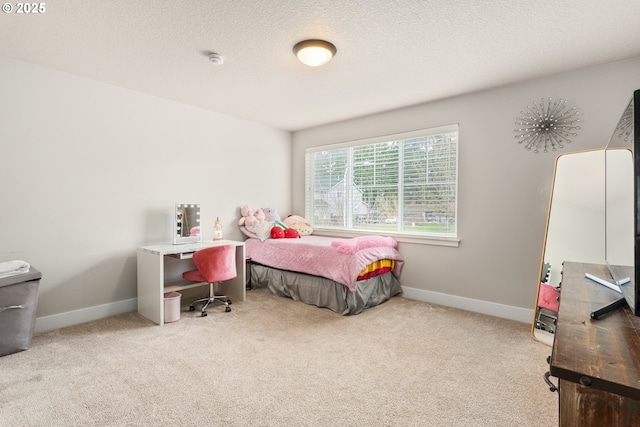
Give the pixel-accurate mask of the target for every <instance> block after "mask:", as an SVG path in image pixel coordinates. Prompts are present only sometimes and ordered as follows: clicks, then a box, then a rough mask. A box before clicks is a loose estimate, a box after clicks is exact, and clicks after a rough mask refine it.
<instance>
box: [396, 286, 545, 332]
mask: <svg viewBox="0 0 640 427" xmlns="http://www.w3.org/2000/svg"><path fill="white" fill-rule="evenodd" d="M402 290H403V293H402V296H403V297H405V298H409V299H414V300H418V301H424V302H429V303H432V304H438V305H444V306H447V307H453V308H459V309H461V310H467V311H473V312H475V313H481V314H487V315H489V316H495V317H501V318H503V319H510V320H515V321H518V322H523V323H531V322H532V321H533V308H532V309H531V310H529V309H525V308H521V307H513V306H510V305H504V304H497V303H495V302H488V301H482V300H477V299H471V298H465V297H459V296H455V295H449V294H441V293H439V292H432V291H425V290H423V289H416V288H410V287H407V286H403V287H402Z"/></svg>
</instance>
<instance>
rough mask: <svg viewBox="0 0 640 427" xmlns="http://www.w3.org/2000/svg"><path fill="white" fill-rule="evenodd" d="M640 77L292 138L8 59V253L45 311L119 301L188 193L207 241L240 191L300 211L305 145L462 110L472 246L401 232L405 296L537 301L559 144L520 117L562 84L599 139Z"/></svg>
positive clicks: (3, 189)
mask: <svg viewBox="0 0 640 427" xmlns="http://www.w3.org/2000/svg"><path fill="white" fill-rule="evenodd" d="M639 87H640V58H636V59H632V60H628V61H623V62H618V63H614V64H608V65H605V66H600V67H594V68H588V69H583V70H579V71H576V72H572V73H567V74H563V75H557V76H551V77H549V78H545V79H540V80H536V81H529V82H526V83H523V84H518V85H512V86H508V87H503V88H499V89H496V90H491V91H486V92H481V93H473V94H468V95H465V96H461V97H457V98H452V99H445V100H441V101H438V102H432V103H427V104H422V105H417V106H412V107H407V108H404V109H401V110H396V111H390V112H386V113H383V114H379V115H375V116H371V117H364V118H359V119H354V120H350V121H346V122H340V123H335V124H331V125H327V126H322V127H318V128H314V129H308V130H305V131H300V132H296V133H295V134H293V138H292V136H291V134H290V133H288V132H284V131H281V130H277V129H273V128H270V127H267V126H263V125H260V124H256V123H252V122H249V121H245V120H238V119H235V118H233V117H229V116H226V115H222V114H217V113H213V112H210V111H206V110H202V109H198V108H194V107H190V106H187V105H183V104H179V103H175V102H172V101H167V100H164V99H160V98H156V97H153V96H148V95H144V94H140V93H137V92H132V91H129V90H125V89H121V88H117V87H114V86H109V85H105V84H102V83H98V82H95V81H91V80H87V79H82V78H78V77H75V76H71V75H67V74H63V73H59V72H56V71H51V70H47V69H44V68H40V67H34V66H31V65H26V64H23V63H19V62H15V61H12V60H7V59H4V58H0V158H1V159H2V161H3V164H2V167H0V198H1V200H2V204H1V206H2V209H1V210H0V223H1V224H2V225H1V226H0V232H1V234H2V238H1V239H0V261H6V260H11V259H24V260H26V261H28V262H30V263H32V264H33V265H34V267H36V268H37V269H39V270H41V271H42V272H43V280H42V282H41V286H40V294H39V297H40V301H39V304H38V317H39V322H38V325H40V324H41V322H40V321H41V320H42V319H45V320H51V319H52V318H56V317H60V316H63V317H64V316H66V320H65V321H67V323H69V319H72V320H71V321H70V322H71V323H73V321H82V320H86V319H87V318H90V317H92V316H93V317H95V316H105V315H109V314H112V313H113V312H114V311H118V310H121V309H123V307H124V308H125V309H126V308H130V307H131V303H133V304H135V298H136V258H135V256H136V255H135V254H136V248H137V247H138V246H141V245H145V244H153V243H162V242H165V243H169V242H170V217H171V212H172V210H173V203H175V202H176V201H187V202H191V201H196V202H200V203H201V204H202V213H203V229H204V237H205V239H210V238H211V237H212V234H213V222H214V220H215V217H216V216H220V218H221V219H222V220H223V224H224V234H225V237H227V238H233V239H241V238H242V236H241V235H240V233H239V231H238V229H237V226H236V221H237V218H238V208H239V206H241V205H243V204H247V203H248V204H251V205H253V206H255V207H262V206H267V205H270V206H275V207H276V208H277V209H278V210H279V211H280V213H281V214H287V213H289V210H290V211H291V212H292V213H299V214H301V213H302V212H304V187H303V183H304V162H303V159H304V148H305V147H309V146H314V145H324V144H330V143H335V142H342V141H349V140H354V139H360V138H366V137H371V136H377V135H382V134H390V133H397V132H402V131H406V130H413V129H420V128H427V127H432V126H440V125H443V124H450V123H459V124H460V162H459V166H460V177H459V181H460V190H459V224H458V226H459V233H460V239H461V244H460V247H458V248H449V247H442V246H428V245H419V244H410V243H404V242H403V243H401V244H400V250H401V252H402V253H403V254H404V256H405V258H406V261H407V262H406V264H405V268H404V271H403V275H402V284H403V286H405V287H406V288H407V289H408V291H409V292H407V293H406V295H408V296H413V297H417V298H419V299H431V300H437V298H436V297H437V296H438V295H441V296H446V297H451V298H453V300H451V301H450V302H451V303H452V304H453V305H458V306H464V304H463V303H462V302H463V301H466V300H469V301H472V305H471V306H469V307H468V308H471V309H475V308H476V307H475V306H474V305H473V304H476V305H477V303H480V304H481V303H482V302H488V303H490V305H491V307H499V306H500V305H505V306H507V307H521V308H523V309H526V310H531V309H532V308H533V303H534V295H535V289H536V280H537V275H538V271H537V270H538V265H539V262H540V253H541V248H542V241H543V233H544V226H545V219H546V211H547V207H548V197H549V190H550V185H551V177H552V173H553V165H554V160H555V157H556V155H555V154H553V153H549V154H542V153H540V154H533V153H531V152H528V151H526V150H524V149H523V148H522V147H521V146H520V145H518V144H517V143H516V142H515V139H514V136H513V135H514V133H513V129H514V127H515V125H514V122H515V117H516V116H517V115H518V112H519V111H520V110H521V109H523V108H525V107H526V105H528V104H529V103H531V102H532V101H533V100H537V99H539V98H540V97H554V98H556V97H564V98H566V99H568V100H570V101H571V103H573V104H575V105H576V106H578V107H579V108H580V109H581V111H582V113H583V119H584V123H583V129H582V130H581V131H580V135H579V136H578V137H577V138H576V139H575V141H574V143H573V145H572V147H570V150H583V149H587V148H593V147H602V146H604V145H605V143H606V141H607V140H608V138H609V136H610V134H611V133H612V131H613V128H614V126H615V124H616V122H617V120H618V118H619V116H620V114H621V113H622V110H623V109H624V106H625V105H626V103H627V102H628V99H629V97H630V96H631V92H632V91H633V90H634V89H636V88H639ZM328 108H330V106H328ZM292 139H293V149H292ZM566 151H567V150H565V151H563V152H566ZM290 190H291V191H290ZM456 298H457V299H456ZM122 301H125V302H129V303H128V304H125V305H118V303H119V302H122ZM444 302H447V301H444ZM114 307H115V308H114ZM478 311H482V310H478ZM85 312H90V313H88V314H87V313H85ZM68 313H75V314H77V315H74V316H71V315H67V314H68ZM75 319H77V320H75ZM49 324H54V325H55V324H56V322H49ZM57 324H60V322H58V323H57ZM62 325H64V322H62ZM41 329H47V328H46V326H43V327H41Z"/></svg>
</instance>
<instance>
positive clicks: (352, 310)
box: [245, 235, 404, 315]
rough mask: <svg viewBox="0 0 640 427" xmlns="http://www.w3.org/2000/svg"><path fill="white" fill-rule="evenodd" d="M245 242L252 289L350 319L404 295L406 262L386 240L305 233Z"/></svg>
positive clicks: (394, 244)
mask: <svg viewBox="0 0 640 427" xmlns="http://www.w3.org/2000/svg"><path fill="white" fill-rule="evenodd" d="M245 244H246V253H247V257H249V258H250V259H251V268H250V270H251V271H250V280H251V286H252V288H258V289H263V290H267V291H269V292H270V293H272V294H274V295H278V296H283V297H289V298H292V299H293V300H296V301H302V302H304V303H306V304H311V305H315V306H317V307H323V308H329V309H331V310H333V311H335V312H336V313H340V314H342V315H354V314H359V313H361V312H362V311H363V310H365V309H367V308H370V307H373V306H376V305H378V304H381V303H383V302H384V301H387V300H388V299H390V298H391V297H393V296H395V295H399V294H401V293H402V287H401V286H400V282H399V277H400V272H401V270H402V265H403V263H404V259H403V258H402V255H401V254H400V253H399V252H398V251H397V250H396V249H395V246H396V242H395V241H394V240H393V239H391V238H389V237H381V236H366V237H358V238H354V239H339V238H333V237H324V236H315V235H308V236H302V237H301V238H298V239H265V240H261V239H258V238H249V239H247V241H246V242H245Z"/></svg>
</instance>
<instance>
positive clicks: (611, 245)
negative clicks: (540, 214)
mask: <svg viewBox="0 0 640 427" xmlns="http://www.w3.org/2000/svg"><path fill="white" fill-rule="evenodd" d="M635 105H640V90H636V91H635V92H634V93H633V96H632V98H631V101H630V102H629V105H628V106H627V108H626V109H625V110H624V113H623V114H622V118H621V119H620V121H619V122H618V125H617V126H616V129H615V131H614V134H613V136H612V137H611V139H610V141H609V143H608V144H607V147H606V149H605V203H604V210H605V213H604V216H605V261H606V264H607V267H608V269H609V273H610V274H611V278H612V282H613V284H615V285H616V286H618V287H619V288H620V291H621V293H622V296H621V297H620V298H619V299H618V300H616V301H614V302H613V303H611V304H609V305H608V306H606V307H603V308H601V309H598V310H596V311H595V312H593V313H591V317H592V318H598V317H599V316H601V315H604V314H606V313H607V312H608V311H611V310H613V309H616V308H619V307H623V306H624V305H628V306H629V308H630V309H631V312H632V313H633V314H634V315H636V316H640V209H639V208H640V129H639V127H640V111H639V110H640V109H636V108H634V106H635Z"/></svg>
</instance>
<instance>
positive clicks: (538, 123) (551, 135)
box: [515, 98, 580, 153]
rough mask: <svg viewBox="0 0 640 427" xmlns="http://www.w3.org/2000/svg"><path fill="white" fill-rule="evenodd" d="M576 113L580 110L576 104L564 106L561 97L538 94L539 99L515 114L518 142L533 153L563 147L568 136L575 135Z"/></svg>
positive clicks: (576, 128)
mask: <svg viewBox="0 0 640 427" xmlns="http://www.w3.org/2000/svg"><path fill="white" fill-rule="evenodd" d="M579 115H580V111H579V110H578V109H577V108H576V107H568V106H567V101H566V100H564V99H557V100H553V99H552V98H547V99H544V98H541V99H540V102H539V103H538V102H535V101H534V102H533V105H527V109H526V111H520V115H519V116H518V117H517V118H516V126H518V127H517V128H516V129H515V133H516V139H517V140H518V144H522V145H523V146H524V148H526V149H527V150H533V152H534V153H537V152H539V151H540V150H543V151H544V152H545V153H546V152H548V151H549V150H552V151H555V150H557V149H558V148H564V144H568V143H570V142H571V139H570V138H572V137H575V136H577V135H578V134H577V131H578V130H580V126H578V123H580V119H579V118H578V116H579Z"/></svg>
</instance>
